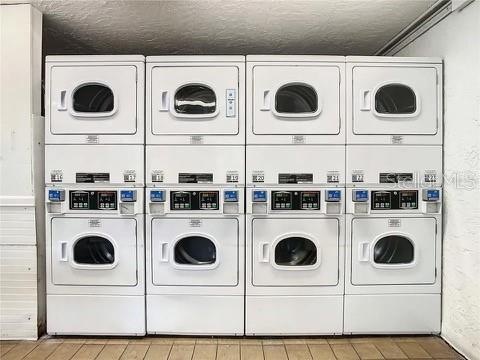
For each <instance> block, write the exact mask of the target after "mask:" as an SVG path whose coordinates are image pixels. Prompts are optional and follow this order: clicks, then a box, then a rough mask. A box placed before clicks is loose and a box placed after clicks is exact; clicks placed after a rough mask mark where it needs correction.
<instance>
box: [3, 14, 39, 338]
mask: <svg viewBox="0 0 480 360" xmlns="http://www.w3.org/2000/svg"><path fill="white" fill-rule="evenodd" d="M0 25H1V38H0V85H1V88H0V339H36V338H37V334H38V327H39V326H43V324H44V306H45V304H44V302H45V301H44V298H45V295H44V293H45V289H44V288H45V285H44V284H45V274H44V268H45V256H44V253H45V250H44V249H45V242H44V239H45V230H44V222H45V220H44V211H43V209H44V200H43V198H44V196H43V194H44V189H43V187H44V185H43V178H44V177H43V168H44V164H43V153H44V152H43V133H44V130H43V119H42V118H41V117H40V111H41V109H40V106H41V105H40V102H41V55H42V53H41V45H42V42H41V41H42V14H41V13H40V12H39V11H38V10H36V9H34V8H33V7H32V6H31V5H2V6H1V7H0ZM37 260H38V261H37ZM37 266H38V268H37Z"/></svg>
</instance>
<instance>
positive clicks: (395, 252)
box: [373, 235, 414, 264]
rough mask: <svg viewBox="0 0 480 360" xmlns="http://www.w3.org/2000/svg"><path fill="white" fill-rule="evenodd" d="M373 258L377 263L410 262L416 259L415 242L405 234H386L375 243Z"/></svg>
mask: <svg viewBox="0 0 480 360" xmlns="http://www.w3.org/2000/svg"><path fill="white" fill-rule="evenodd" d="M373 260H374V261H375V262H376V263H377V264H410V263H412V262H413V260H414V248H413V244H412V242H411V241H410V239H408V238H407V237H405V236H401V235H389V236H385V237H383V238H381V239H380V240H378V241H377V242H376V243H375V247H374V249H373Z"/></svg>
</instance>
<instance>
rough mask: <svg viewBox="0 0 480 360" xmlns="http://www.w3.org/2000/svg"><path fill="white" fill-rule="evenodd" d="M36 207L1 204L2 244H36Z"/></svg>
mask: <svg viewBox="0 0 480 360" xmlns="http://www.w3.org/2000/svg"><path fill="white" fill-rule="evenodd" d="M36 243H37V238H36V230H35V207H34V206H33V205H32V206H1V205H0V245H35V244H36Z"/></svg>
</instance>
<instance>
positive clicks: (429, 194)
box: [422, 189, 440, 201]
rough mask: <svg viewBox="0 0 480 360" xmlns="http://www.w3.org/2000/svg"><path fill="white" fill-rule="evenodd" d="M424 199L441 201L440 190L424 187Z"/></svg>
mask: <svg viewBox="0 0 480 360" xmlns="http://www.w3.org/2000/svg"><path fill="white" fill-rule="evenodd" d="M422 199H423V201H440V190H437V189H423V192H422Z"/></svg>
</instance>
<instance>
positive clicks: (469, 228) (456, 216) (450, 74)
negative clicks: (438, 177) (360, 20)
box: [396, 1, 480, 359]
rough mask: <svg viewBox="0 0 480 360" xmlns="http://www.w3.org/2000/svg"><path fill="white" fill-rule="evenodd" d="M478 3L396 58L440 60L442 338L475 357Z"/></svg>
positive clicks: (479, 292)
mask: <svg viewBox="0 0 480 360" xmlns="http://www.w3.org/2000/svg"><path fill="white" fill-rule="evenodd" d="M478 34H480V1H475V2H473V3H472V4H470V5H468V6H467V7H465V8H463V9H462V10H460V11H454V12H453V13H452V14H450V15H449V16H448V17H446V18H445V19H444V20H442V21H441V22H440V23H439V24H437V25H436V26H434V27H433V28H431V29H430V30H429V31H428V32H426V33H425V34H423V35H422V36H421V37H419V38H418V39H416V40H415V41H414V42H413V43H411V44H409V45H408V46H407V47H405V48H404V49H403V50H401V51H400V52H399V53H397V54H396V55H397V56H440V57H442V58H443V59H444V104H445V105H444V107H445V109H444V114H445V118H444V122H445V137H444V168H445V176H446V178H445V182H444V184H445V193H444V221H445V222H444V224H445V225H444V240H443V241H444V251H443V263H444V271H443V274H444V275H443V310H442V317H443V319H442V336H443V337H444V338H445V339H446V340H447V341H448V342H450V343H451V344H452V345H453V346H454V347H455V348H456V349H457V350H459V351H460V352H461V353H463V354H464V355H466V356H467V357H468V358H470V359H480V336H479V334H480V301H479V299H480V277H479V276H478V274H479V273H480V236H479V234H480V180H479V178H480V42H479V41H478Z"/></svg>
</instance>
